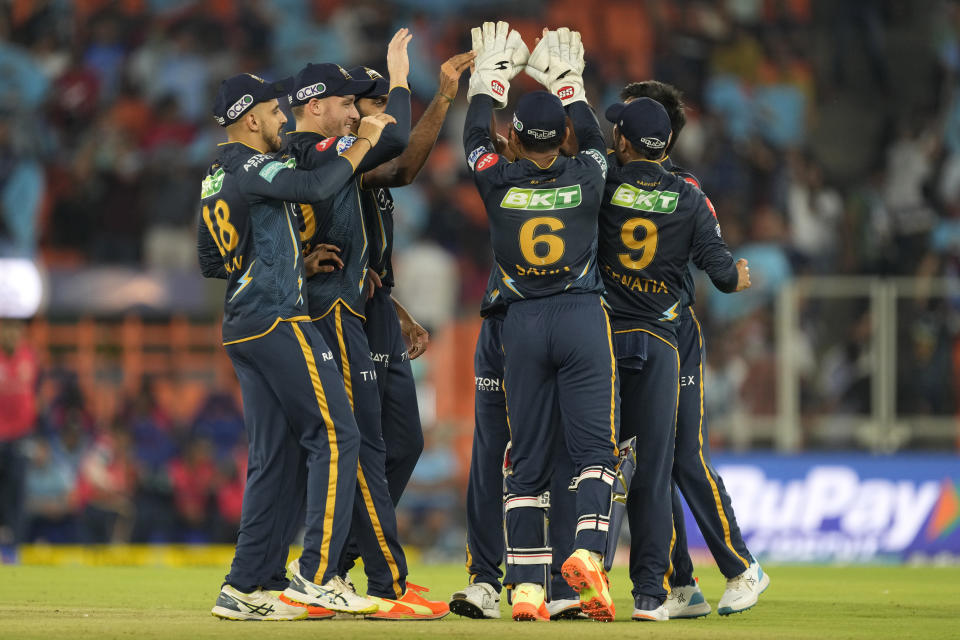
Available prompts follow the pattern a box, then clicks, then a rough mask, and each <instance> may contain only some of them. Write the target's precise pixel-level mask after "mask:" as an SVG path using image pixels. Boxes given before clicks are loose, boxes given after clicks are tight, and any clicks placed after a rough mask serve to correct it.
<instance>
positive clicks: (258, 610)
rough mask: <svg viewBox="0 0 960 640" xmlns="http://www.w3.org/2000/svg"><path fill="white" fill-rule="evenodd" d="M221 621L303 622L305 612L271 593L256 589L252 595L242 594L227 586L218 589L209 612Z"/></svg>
mask: <svg viewBox="0 0 960 640" xmlns="http://www.w3.org/2000/svg"><path fill="white" fill-rule="evenodd" d="M210 613H212V614H213V615H214V616H216V617H217V618H221V619H223V620H264V621H279V620H303V619H305V618H306V617H307V610H306V609H304V608H303V607H296V606H293V605H289V604H287V603H286V602H283V601H282V600H280V598H278V597H277V595H276V593H275V592H273V591H264V590H263V589H257V590H256V591H253V592H252V593H243V592H242V591H238V590H237V589H234V588H233V587H231V586H230V585H228V584H225V585H223V587H221V589H220V595H218V596H217V602H216V604H214V605H213V609H211V610H210Z"/></svg>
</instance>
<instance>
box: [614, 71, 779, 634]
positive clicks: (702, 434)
mask: <svg viewBox="0 0 960 640" xmlns="http://www.w3.org/2000/svg"><path fill="white" fill-rule="evenodd" d="M644 97H646V98H652V99H653V100H656V101H657V102H659V103H660V104H661V105H662V106H663V108H664V109H665V110H666V112H667V115H668V116H669V117H670V128H671V139H670V143H669V144H668V145H667V148H666V150H665V153H666V154H667V157H666V158H664V160H663V161H662V162H661V165H662V166H663V168H664V169H666V170H667V171H669V172H671V173H673V174H675V175H677V176H680V177H681V178H683V179H684V180H686V181H687V182H689V183H690V184H692V185H693V186H695V187H697V188H700V181H699V180H698V179H697V177H696V176H695V175H693V174H692V173H691V172H689V171H687V170H686V169H684V168H682V167H679V166H677V165H675V164H673V162H672V161H671V159H670V152H671V150H672V149H673V147H674V145H675V144H676V143H677V137H678V136H679V135H680V131H681V130H682V129H683V127H684V124H685V123H686V116H685V114H684V107H683V101H682V98H681V95H680V92H679V90H677V88H676V87H673V86H671V85H669V84H666V83H663V82H658V81H656V80H647V81H644V82H634V83H631V84H629V85H627V86H626V87H624V89H623V91H621V92H620V99H621V100H622V101H623V102H625V103H629V102H631V101H632V100H635V99H637V98H644ZM708 202H709V199H708ZM710 206H712V205H710ZM695 295H696V291H695V289H694V282H693V275H692V274H691V273H690V269H689V267H688V268H687V272H686V274H685V275H684V278H683V294H682V298H681V302H680V309H681V311H680V318H679V324H678V325H677V348H678V350H679V352H680V380H681V384H680V398H679V406H678V410H677V437H676V446H675V449H674V459H673V481H674V486H673V526H674V529H675V530H676V536H677V538H676V543H675V544H674V546H673V556H672V562H673V573H672V574H671V575H670V586H671V589H670V594H669V595H668V596H667V600H666V602H664V607H665V608H666V609H667V612H668V613H669V615H670V618H696V617H700V616H705V615H707V614H709V613H710V605H709V604H708V603H707V601H706V600H705V599H704V597H703V593H702V592H701V591H700V586H699V585H698V584H697V581H696V579H695V578H694V577H693V562H692V561H691V559H690V552H689V551H688V550H687V537H686V526H685V524H684V521H683V505H682V504H681V502H680V495H679V493H678V491H677V488H678V487H679V490H680V492H681V493H683V496H684V498H685V499H686V501H687V504H688V505H690V510H691V512H692V513H693V516H694V518H695V519H696V521H697V525H698V526H699V527H700V531H701V532H702V533H703V537H704V539H705V540H706V542H707V546H708V547H709V549H710V552H711V553H712V554H713V557H714V559H715V560H716V562H717V566H718V567H719V568H720V572H721V573H723V575H724V576H725V577H726V578H727V588H726V590H725V591H724V593H723V596H722V597H721V598H720V603H719V605H718V607H717V612H718V613H719V614H720V615H729V614H731V613H739V612H740V611H744V610H746V609H749V608H750V607H752V606H753V605H755V604H756V603H757V600H758V598H759V595H760V593H762V592H763V591H764V590H765V589H766V588H767V586H768V585H769V584H770V578H769V576H767V574H766V573H765V572H764V571H763V569H762V568H761V567H760V565H759V563H757V562H756V560H754V558H753V556H752V555H751V554H750V551H749V550H747V546H746V544H744V542H743V537H742V536H741V535H740V527H738V526H737V518H736V515H735V514H734V512H733V507H732V505H731V503H730V496H729V495H728V494H727V491H726V489H725V488H724V486H723V479H722V478H721V477H720V476H719V475H718V474H717V472H716V470H715V469H714V468H713V465H712V464H711V462H710V440H709V437H708V434H707V419H706V414H705V413H704V407H703V363H704V359H705V358H706V348H705V344H704V339H703V334H702V332H701V330H700V323H699V322H698V321H697V317H696V315H695V314H694V312H693V302H694V299H695Z"/></svg>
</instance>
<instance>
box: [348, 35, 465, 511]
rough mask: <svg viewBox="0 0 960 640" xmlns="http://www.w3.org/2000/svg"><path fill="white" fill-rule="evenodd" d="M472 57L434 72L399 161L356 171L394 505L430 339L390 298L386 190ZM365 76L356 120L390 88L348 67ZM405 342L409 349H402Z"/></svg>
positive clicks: (422, 149) (418, 159) (413, 164)
mask: <svg viewBox="0 0 960 640" xmlns="http://www.w3.org/2000/svg"><path fill="white" fill-rule="evenodd" d="M473 58H474V54H473V53H472V52H468V53H461V54H458V55H456V56H453V57H452V58H450V59H449V60H447V61H446V62H444V63H443V65H441V67H440V84H439V87H438V89H437V93H436V94H435V95H434V96H433V99H432V100H431V101H430V104H429V105H428V106H427V109H426V111H424V113H423V115H422V116H421V117H420V120H419V121H418V122H417V125H416V126H415V127H413V129H412V130H411V131H410V141H409V143H408V144H407V147H406V149H404V150H403V153H401V154H400V155H399V156H398V157H396V158H394V159H393V160H390V161H389V162H386V163H384V164H382V165H380V166H379V167H376V168H375V169H371V170H370V171H367V172H366V173H364V174H363V176H362V177H361V179H360V186H361V188H362V189H363V191H362V193H361V200H362V205H363V214H364V218H365V220H366V225H367V233H368V236H369V237H370V239H371V245H372V248H371V250H370V265H369V266H370V275H371V278H372V279H375V282H377V283H379V286H375V287H374V291H373V296H372V297H371V298H370V300H368V301H367V303H366V309H365V314H366V323H365V325H364V329H365V331H366V334H367V340H368V341H369V343H370V351H371V353H372V354H373V361H374V365H375V368H376V372H377V387H378V389H379V391H380V422H381V429H382V431H383V440H384V442H385V443H386V446H387V462H386V473H387V484H388V485H389V489H390V498H391V499H392V500H393V504H394V505H396V504H397V502H398V501H399V500H400V496H401V495H402V494H403V490H404V489H405V488H406V486H407V482H409V480H410V476H411V474H412V473H413V469H414V467H416V466H417V460H419V459H420V454H421V453H422V451H423V429H422V427H421V425H420V409H419V407H418V406H417V390H416V386H415V384H414V380H413V371H412V370H411V369H410V360H414V359H416V358H418V357H419V356H421V355H422V354H423V353H424V351H425V350H426V348H427V344H428V342H429V340H430V336H429V334H428V333H427V331H426V330H425V329H424V328H423V327H422V326H420V324H419V323H417V322H416V321H415V320H414V319H413V318H412V317H411V316H410V314H409V313H408V312H407V310H406V309H404V307H403V305H401V304H400V303H399V302H398V301H397V300H395V299H394V298H393V297H392V296H391V295H390V294H391V291H392V289H393V287H394V285H395V281H394V276H393V263H392V260H391V257H392V255H393V214H394V204H393V195H392V194H391V193H390V189H391V188H396V187H403V186H406V185H408V184H410V183H411V182H413V180H414V179H415V178H416V177H417V174H419V173H420V170H421V169H422V168H423V165H424V164H425V163H426V161H427V157H428V156H429V155H430V151H431V150H432V149H433V146H434V144H435V143H436V141H437V136H438V135H439V134H440V128H441V127H442V126H443V123H444V121H445V120H446V117H447V110H448V109H449V108H450V105H452V104H453V100H454V98H456V96H457V89H458V84H459V81H460V74H462V73H463V71H464V70H465V69H467V68H468V67H469V66H470V64H471V62H473ZM350 74H351V75H352V76H354V77H355V78H369V79H370V80H372V81H373V88H372V89H370V90H369V91H368V92H367V93H366V94H362V95H360V96H358V97H357V100H356V107H357V111H358V112H359V114H360V116H361V117H364V116H368V115H374V114H377V113H383V111H384V109H386V107H387V102H388V93H389V89H390V83H389V82H388V81H387V79H386V78H384V77H383V76H382V75H381V74H380V73H378V72H377V71H375V70H373V69H371V68H370V67H356V68H354V69H351V70H350ZM407 343H409V347H408V346H407Z"/></svg>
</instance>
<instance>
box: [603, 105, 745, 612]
mask: <svg viewBox="0 0 960 640" xmlns="http://www.w3.org/2000/svg"><path fill="white" fill-rule="evenodd" d="M606 117H607V119H608V120H609V121H610V122H613V123H614V125H615V126H614V150H615V152H616V156H617V160H618V163H617V165H615V166H613V167H611V170H610V173H609V175H608V176H607V187H606V192H605V193H604V197H603V205H602V208H601V212H600V251H599V258H598V260H599V265H600V271H601V274H602V276H603V281H604V284H605V285H606V291H607V293H606V296H605V297H606V300H607V301H608V302H609V303H610V306H611V309H612V311H611V316H612V324H613V331H614V336H615V341H616V353H617V366H618V369H619V373H620V380H621V386H620V389H621V402H622V411H623V416H624V420H623V424H622V429H623V436H624V437H630V436H637V438H638V441H639V443H640V446H639V447H638V450H637V454H638V455H637V469H638V471H637V473H636V474H635V475H634V477H633V482H632V484H631V486H630V492H629V494H628V497H627V515H628V518H629V520H630V533H631V548H630V577H631V580H632V581H633V596H634V611H633V618H634V619H635V620H667V619H669V614H668V612H667V611H666V609H665V608H664V607H663V606H662V605H663V602H664V600H665V598H666V595H667V593H668V591H669V584H668V576H669V572H670V552H671V546H672V544H673V520H672V506H671V500H672V497H671V476H670V474H671V470H672V467H673V448H674V439H675V431H676V414H677V402H678V396H679V392H680V387H679V371H680V357H679V352H678V349H677V329H676V327H677V324H678V321H677V319H678V317H679V315H680V312H679V306H680V303H681V300H682V295H683V279H684V275H685V274H686V272H687V263H688V262H689V261H690V260H691V259H692V260H693V262H694V264H696V265H697V266H698V267H699V268H701V269H704V270H705V271H706V272H707V274H708V275H709V276H710V278H711V280H712V281H713V283H714V285H715V286H716V287H717V288H718V289H720V290H721V291H724V292H733V291H739V290H742V289H744V288H746V287H748V286H750V276H749V269H748V267H747V264H746V260H742V259H741V260H739V261H738V262H736V263H735V262H734V260H733V258H732V257H731V256H730V252H729V251H728V250H727V247H726V244H725V243H724V242H723V239H722V238H721V237H720V226H719V225H718V224H717V221H716V217H715V216H714V215H713V212H712V210H711V207H710V205H709V204H708V202H707V200H706V198H705V196H704V195H703V193H702V192H701V191H700V190H699V189H697V188H696V187H694V186H693V185H691V184H690V183H688V182H686V181H685V180H683V179H682V178H680V177H678V176H675V175H673V174H671V173H669V172H667V171H666V170H665V169H664V168H663V166H662V164H661V162H662V160H663V158H664V157H665V156H666V153H665V149H666V147H667V144H668V143H669V142H670V137H671V128H670V118H669V116H668V115H667V112H666V110H664V108H663V106H661V105H660V104H659V103H658V102H656V101H654V100H651V99H650V98H639V99H636V100H634V101H632V102H630V103H629V104H624V103H617V104H614V105H612V106H611V107H610V108H608V109H607V112H606Z"/></svg>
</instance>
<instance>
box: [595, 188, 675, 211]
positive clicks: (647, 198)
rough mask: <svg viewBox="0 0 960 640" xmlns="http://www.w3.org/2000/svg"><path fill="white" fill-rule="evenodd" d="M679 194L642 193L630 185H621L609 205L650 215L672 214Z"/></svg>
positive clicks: (671, 192) (666, 192) (664, 192)
mask: <svg viewBox="0 0 960 640" xmlns="http://www.w3.org/2000/svg"><path fill="white" fill-rule="evenodd" d="M679 199H680V194H679V193H676V192H674V191H644V190H643V189H638V188H636V187H634V186H633V185H630V184H621V185H620V186H619V187H617V190H616V191H615V192H614V193H613V197H612V198H610V204H614V205H617V206H618V207H626V208H628V209H637V210H639V211H650V212H652V213H673V212H674V211H676V210H677V201H678V200H679Z"/></svg>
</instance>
